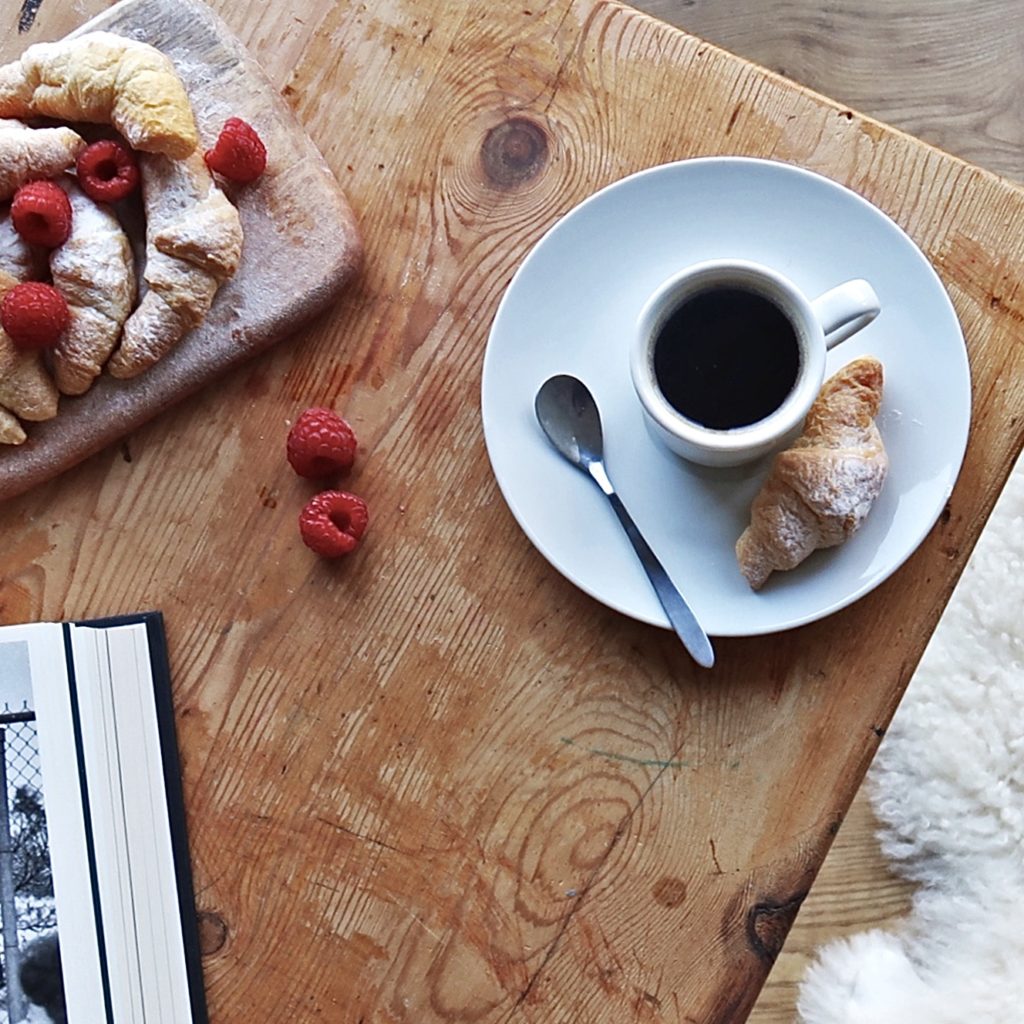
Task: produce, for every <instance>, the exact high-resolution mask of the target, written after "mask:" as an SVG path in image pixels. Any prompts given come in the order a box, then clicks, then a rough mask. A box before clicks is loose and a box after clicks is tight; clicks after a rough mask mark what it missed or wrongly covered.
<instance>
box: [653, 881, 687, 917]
mask: <svg viewBox="0 0 1024 1024" xmlns="http://www.w3.org/2000/svg"><path fill="white" fill-rule="evenodd" d="M651 895H652V896H653V897H654V900H655V902H656V903H660V904H661V905H662V906H663V907H668V908H669V909H672V908H674V907H678V906H679V904H680V903H682V902H683V901H684V900H685V899H686V883H685V882H684V881H683V880H682V879H681V878H673V877H672V876H670V875H665V876H664V877H663V878H660V879H659V880H658V881H657V882H655V884H654V888H653V889H652V890H651Z"/></svg>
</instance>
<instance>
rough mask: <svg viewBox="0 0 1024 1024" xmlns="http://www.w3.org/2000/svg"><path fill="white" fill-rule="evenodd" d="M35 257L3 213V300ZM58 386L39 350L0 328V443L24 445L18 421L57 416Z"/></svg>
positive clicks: (0, 259) (0, 224)
mask: <svg viewBox="0 0 1024 1024" xmlns="http://www.w3.org/2000/svg"><path fill="white" fill-rule="evenodd" d="M31 268H32V258H31V254H30V253H29V251H28V246H27V245H25V244H24V242H22V240H21V238H20V237H19V236H18V234H17V232H16V231H15V230H14V226H13V225H12V224H11V218H10V214H9V213H8V212H4V213H3V214H0V299H2V298H3V297H4V296H5V295H6V294H7V292H8V291H10V289H11V288H13V287H14V286H15V285H16V284H17V283H18V282H19V281H21V280H25V279H27V278H28V277H29V276H31ZM58 397H59V396H58V394H57V388H56V386H55V385H54V383H53V380H52V379H51V378H50V375H49V373H47V371H46V367H45V365H44V364H43V360H42V357H41V356H40V354H39V353H38V352H23V351H21V350H20V349H18V348H17V347H16V346H15V344H14V342H13V341H11V339H10V338H9V337H8V336H7V333H6V332H5V331H4V329H3V328H2V327H0V443H2V444H21V443H22V442H23V441H24V440H25V431H24V430H22V428H21V424H20V423H19V422H18V418H19V417H20V418H21V419H23V420H48V419H51V418H52V417H54V416H56V415H57V400H58Z"/></svg>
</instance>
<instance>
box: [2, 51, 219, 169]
mask: <svg viewBox="0 0 1024 1024" xmlns="http://www.w3.org/2000/svg"><path fill="white" fill-rule="evenodd" d="M32 116H44V117H54V118H58V119H60V120H64V121H89V122H97V123H101V124H112V125H113V126H114V127H115V128H116V129H117V130H118V131H119V132H120V133H121V134H122V135H123V136H124V137H125V138H126V139H127V140H128V142H129V143H130V144H131V146H132V148H133V149H139V150H143V151H145V152H149V153H165V154H166V155H167V156H171V157H178V158H181V157H186V156H188V155H189V153H191V152H192V151H193V150H194V149H195V148H196V145H197V144H198V142H199V136H198V134H197V132H196V123H195V118H194V117H193V114H192V105H191V104H190V103H189V100H188V96H187V94H186V92H185V87H184V86H183V85H182V82H181V79H180V78H179V77H178V73H177V72H176V71H175V69H174V65H173V64H172V63H171V61H170V58H168V57H166V56H165V55H164V54H162V53H161V52H160V51H159V50H157V49H156V48H154V47H152V46H150V45H148V44H147V43H140V42H138V41H136V40H134V39H125V38H124V37H122V36H118V35H114V34H113V33H110V32H88V33H86V34H85V35H81V36H75V37H72V38H69V39H61V40H58V41H57V42H55V43H35V44H34V45H32V46H30V47H28V49H27V50H25V52H24V53H23V54H22V55H21V58H20V59H19V60H16V61H14V62H13V63H11V64H5V65H4V66H3V67H0V117H32Z"/></svg>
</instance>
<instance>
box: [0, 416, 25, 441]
mask: <svg viewBox="0 0 1024 1024" xmlns="http://www.w3.org/2000/svg"><path fill="white" fill-rule="evenodd" d="M26 437H27V435H26V434H25V431H24V429H23V428H22V426H21V424H20V423H19V422H18V417H17V416H13V415H11V413H9V412H8V411H7V410H6V409H0V444H24V443H25V439H26Z"/></svg>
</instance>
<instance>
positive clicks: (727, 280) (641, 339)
mask: <svg viewBox="0 0 1024 1024" xmlns="http://www.w3.org/2000/svg"><path fill="white" fill-rule="evenodd" d="M880 309H881V306H880V305H879V302H878V296H877V295H876V294H875V291H874V289H873V288H872V287H871V285H870V284H868V282H867V281H863V280H859V279H858V280H853V281H847V282H845V283H844V284H840V285H837V286H836V287H835V288H831V289H829V290H828V291H827V292H825V293H824V294H823V295H819V296H818V297H817V298H816V299H808V298H807V297H806V296H805V295H804V294H803V293H802V292H801V291H800V289H798V288H797V287H796V285H794V284H793V283H792V282H791V281H789V280H787V279H786V278H785V277H783V276H782V275H781V274H779V273H777V272H776V271H774V270H771V269H769V268H768V267H764V266H761V265H760V264H758V263H752V262H749V261H747V260H708V261H707V262H704V263H698V264H695V265H693V266H691V267H688V268H686V269H685V270H682V271H680V272H679V273H677V274H674V275H673V276H672V277H670V278H669V279H668V280H667V281H665V282H664V283H663V284H662V285H661V286H660V287H659V288H658V289H657V291H655V293H654V294H653V295H652V296H651V297H650V299H649V300H648V301H647V303H646V304H645V306H644V308H643V310H642V311H641V313H640V316H639V319H638V321H637V325H636V332H635V337H634V339H633V342H632V349H631V352H630V372H631V374H632V378H633V386H634V388H635V389H636V393H637V395H638V397H639V399H640V403H641V405H642V407H643V411H644V414H645V417H646V419H647V421H648V424H649V425H650V427H651V429H652V430H653V432H654V434H655V436H657V437H658V438H659V439H660V440H661V441H663V442H664V443H665V444H666V445H667V446H668V447H669V448H670V449H671V450H672V451H673V452H675V453H676V454H677V455H681V456H682V457H683V458H685V459H688V460H690V461H691V462H696V463H699V464H701V465H704V466H735V465H739V464H740V463H743V462H749V461H751V460H753V459H757V458H760V457H761V456H762V455H765V454H767V453H768V452H770V451H772V450H773V449H774V448H775V447H777V446H778V445H780V444H781V443H783V442H784V441H787V440H790V439H791V438H792V437H793V436H794V435H795V434H796V433H797V431H798V430H799V428H800V426H801V424H802V423H803V420H804V417H805V416H806V415H807V411H808V409H810V407H811V405H812V403H813V402H814V399H815V398H816V397H817V395H818V392H819V391H820V390H821V385H822V382H823V381H824V379H825V353H826V352H827V351H828V350H829V349H830V348H832V347H833V346H834V345H838V344H839V342H841V341H844V340H845V339H846V338H849V337H850V336H851V335H852V334H855V333H856V332H857V331H859V330H861V328H863V327H866V326H867V325H868V324H869V323H871V321H872V320H874V319H875V317H876V316H878V313H879V311H880ZM744 420H747V422H743V421H744Z"/></svg>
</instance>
